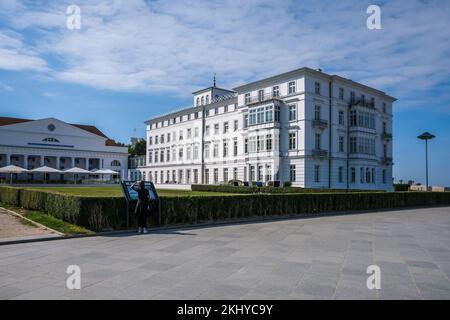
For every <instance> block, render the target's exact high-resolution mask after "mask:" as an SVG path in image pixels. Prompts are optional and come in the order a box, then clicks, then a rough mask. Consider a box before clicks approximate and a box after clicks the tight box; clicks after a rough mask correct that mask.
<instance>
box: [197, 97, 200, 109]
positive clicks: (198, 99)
mask: <svg viewBox="0 0 450 320" xmlns="http://www.w3.org/2000/svg"><path fill="white" fill-rule="evenodd" d="M199 105H200V98H198V97H197V107H198V106H199Z"/></svg>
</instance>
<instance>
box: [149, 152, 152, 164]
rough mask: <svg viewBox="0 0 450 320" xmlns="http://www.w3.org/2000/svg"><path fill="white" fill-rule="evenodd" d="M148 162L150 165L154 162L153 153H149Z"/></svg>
mask: <svg viewBox="0 0 450 320" xmlns="http://www.w3.org/2000/svg"><path fill="white" fill-rule="evenodd" d="M148 162H149V163H152V162H153V152H152V151H149V153H148Z"/></svg>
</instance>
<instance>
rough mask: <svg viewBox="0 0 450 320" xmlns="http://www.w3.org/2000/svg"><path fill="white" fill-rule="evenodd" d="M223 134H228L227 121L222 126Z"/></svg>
mask: <svg viewBox="0 0 450 320" xmlns="http://www.w3.org/2000/svg"><path fill="white" fill-rule="evenodd" d="M223 133H228V121H227V122H224V124H223Z"/></svg>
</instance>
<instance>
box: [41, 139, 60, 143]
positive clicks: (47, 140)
mask: <svg viewBox="0 0 450 320" xmlns="http://www.w3.org/2000/svg"><path fill="white" fill-rule="evenodd" d="M42 141H43V142H59V140H58V139H56V138H45V139H42Z"/></svg>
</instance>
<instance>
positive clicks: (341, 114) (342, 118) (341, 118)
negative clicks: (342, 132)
mask: <svg viewBox="0 0 450 320" xmlns="http://www.w3.org/2000/svg"><path fill="white" fill-rule="evenodd" d="M339 124H340V125H342V126H343V125H345V113H344V111H342V110H340V111H339Z"/></svg>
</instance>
